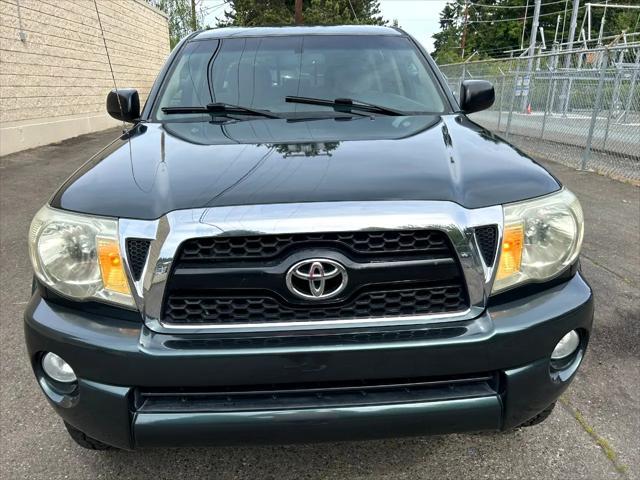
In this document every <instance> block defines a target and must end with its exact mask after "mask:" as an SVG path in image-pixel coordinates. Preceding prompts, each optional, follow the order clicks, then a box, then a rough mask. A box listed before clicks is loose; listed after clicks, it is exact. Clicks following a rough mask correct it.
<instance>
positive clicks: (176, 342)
mask: <svg viewBox="0 0 640 480" xmlns="http://www.w3.org/2000/svg"><path fill="white" fill-rule="evenodd" d="M592 318H593V299H592V293H591V290H590V288H589V286H588V285H587V284H586V282H585V281H584V280H583V278H582V277H581V275H580V274H579V273H578V274H576V275H575V276H574V277H573V278H571V279H570V280H568V281H567V282H566V283H563V284H560V285H557V286H555V287H552V288H549V289H547V290H545V291H543V292H540V293H536V294H532V295H530V296H527V297H523V298H520V299H518V300H514V301H511V302H508V303H503V304H501V305H497V306H494V307H490V308H488V309H487V310H486V311H485V313H484V314H483V315H481V316H480V317H478V318H476V319H474V320H469V321H462V322H456V323H455V324H451V323H450V324H431V325H428V326H423V327H420V328H415V327H414V328H413V329H411V330H408V327H403V330H401V331H387V333H385V334H380V332H379V331H375V330H371V331H370V332H367V333H366V334H365V333H363V332H362V331H358V332H353V334H345V333H344V332H340V334H336V335H330V334H327V333H323V334H322V335H321V336H318V334H317V333H316V334H315V335H314V334H308V336H306V337H304V338H303V337H301V336H300V335H299V334H296V337H282V335H279V336H275V337H274V336H270V337H267V338H262V339H256V338H255V334H254V335H253V336H252V337H250V338H240V339H239V338H237V337H238V335H235V337H236V338H227V337H224V336H221V335H208V334H201V335H170V334H160V333H156V332H152V331H151V330H149V329H147V328H146V327H144V325H142V324H138V323H135V322H131V321H127V320H121V319H116V318H111V317H107V316H102V315H97V314H92V315H88V314H86V313H83V312H82V311H80V310H76V309H69V308H67V307H63V306H60V305H58V304H55V303H52V302H48V301H46V300H44V299H43V298H42V297H41V296H40V294H39V293H38V292H36V293H35V294H34V296H33V298H32V299H31V302H30V304H29V307H28V309H27V311H26V313H25V335H26V340H27V347H28V351H29V356H30V359H31V362H32V365H33V368H34V371H35V373H36V377H37V378H38V381H39V382H40V385H41V386H42V388H43V391H44V392H45V395H46V396H47V398H48V400H49V401H50V403H51V404H52V405H53V407H54V409H55V410H56V411H57V412H58V414H59V415H60V416H61V417H62V418H63V419H64V420H65V421H67V422H68V423H70V424H71V425H73V426H74V427H76V428H78V429H79V430H82V431H83V432H85V433H86V434H87V435H89V436H91V437H94V438H96V439H98V440H101V441H103V442H105V443H108V444H111V445H114V446H117V447H120V448H125V449H132V448H136V447H146V446H182V445H213V444H225V445H229V444H237V443H250V442H270V443H271V442H273V443H290V442H309V441H319V440H340V439H342V440H345V439H358V438H374V437H385V436H401V435H421V434H439V433H451V432H464V431H484V430H504V429H509V428H513V427H515V426H517V425H519V424H521V423H522V422H524V421H526V420H528V419H530V418H532V417H533V416H535V415H536V414H537V413H539V412H540V411H542V410H543V409H544V408H546V407H547V406H548V405H550V404H551V403H553V402H554V401H555V400H556V399H557V398H558V397H559V396H560V394H561V393H562V392H563V391H564V390H565V389H566V388H567V386H568V384H569V383H570V381H571V380H572V378H573V376H574V374H575V371H576V370H577V367H578V366H579V363H580V360H581V359H582V355H583V354H584V350H585V348H586V344H587V342H588V338H589V333H590V329H591V322H592ZM573 329H578V330H579V331H580V333H581V335H582V344H581V347H580V351H579V353H578V355H577V356H576V358H575V359H574V361H572V362H571V363H570V364H569V365H568V366H566V368H565V367H563V368H565V370H564V371H562V372H560V374H554V375H552V374H551V371H550V364H549V357H550V355H551V352H552V350H553V348H554V346H555V345H556V343H557V342H558V340H559V339H560V338H561V337H562V336H564V334H566V333H567V332H568V331H570V330H573ZM387 330H388V329H387ZM333 333H336V332H333ZM363 335H367V336H366V337H363ZM363 338H364V339H365V340H364V341H363ZM367 338H368V339H371V341H367V340H366V339H367ZM48 351H51V352H54V353H56V354H58V355H60V356H61V357H62V358H64V359H65V360H66V361H67V362H68V363H69V364H70V365H71V366H72V367H73V368H74V370H75V372H76V374H77V376H78V379H79V380H78V389H77V390H76V392H75V393H74V394H73V395H72V396H69V395H64V394H63V395H60V394H58V393H57V392H56V391H55V389H51V388H50V385H48V383H47V380H46V378H45V377H44V375H43V373H42V371H41V369H40V366H39V359H40V357H41V355H42V353H43V352H48ZM479 373H490V375H491V376H492V378H495V379H496V380H495V381H493V380H492V381H491V382H489V383H487V385H489V384H490V385H491V390H487V391H482V390H474V391H473V392H472V393H470V394H469V395H466V396H465V395H464V394H459V393H457V394H455V395H454V394H452V393H449V394H447V393H446V392H445V393H443V394H442V395H441V396H438V395H439V394H437V392H440V391H441V390H442V389H440V390H438V388H440V387H438V388H436V389H434V390H430V392H431V393H429V395H428V396H427V397H420V398H419V399H415V400H403V398H404V397H398V398H399V400H397V401H388V402H387V401H375V402H372V403H371V404H368V403H367V400H361V401H359V402H356V403H353V402H350V403H344V404H342V403H340V402H334V403H331V402H328V403H326V404H317V403H310V404H309V405H305V404H304V403H303V404H300V402H298V403H295V402H294V403H292V404H282V405H279V406H277V407H274V406H273V404H272V403H268V402H267V403H265V406H264V407H261V406H260V404H259V403H258V404H256V405H255V407H253V408H238V409H235V410H234V409H233V408H229V406H228V402H227V405H226V407H225V408H222V409H219V408H203V407H200V408H194V409H188V408H180V407H179V405H178V404H176V407H175V408H164V409H156V410H154V409H149V408H144V405H143V403H142V402H141V400H140V398H141V393H140V392H143V391H151V392H158V391H162V392H167V391H172V392H175V391H187V392H193V391H196V392H197V391H203V390H209V389H219V388H234V387H239V386H244V387H246V386H251V387H254V388H258V387H260V386H267V385H280V386H282V385H294V384H304V385H309V384H311V383H316V384H326V383H327V382H333V383H336V382H338V383H339V382H342V383H345V382H353V381H356V380H357V381H374V380H380V379H409V378H430V379H443V378H449V379H459V378H461V377H465V376H474V375H477V374H479ZM333 383H332V384H333ZM447 388H451V389H452V390H450V392H453V391H454V390H453V387H447ZM434 392H436V393H434ZM176 398H179V397H176ZM371 398H374V397H371ZM178 403H179V402H178Z"/></svg>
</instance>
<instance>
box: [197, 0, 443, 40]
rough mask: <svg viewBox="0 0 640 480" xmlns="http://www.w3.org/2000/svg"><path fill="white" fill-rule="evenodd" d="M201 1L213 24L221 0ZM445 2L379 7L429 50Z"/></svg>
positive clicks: (395, 0) (391, 1)
mask: <svg viewBox="0 0 640 480" xmlns="http://www.w3.org/2000/svg"><path fill="white" fill-rule="evenodd" d="M203 2H204V4H205V8H207V7H209V6H210V7H211V8H210V9H209V13H208V15H207V17H206V18H205V24H207V23H208V24H209V25H215V17H216V16H222V13H223V11H224V6H223V4H222V3H221V0H203ZM445 3H447V2H446V0H380V7H381V10H382V15H383V16H384V18H386V19H387V20H389V23H391V21H393V19H398V24H399V25H400V27H402V28H403V29H404V30H405V31H406V32H408V33H409V34H410V35H412V36H413V37H414V38H415V39H416V40H418V41H419V42H420V43H422V45H423V46H424V47H425V48H426V49H427V50H428V51H429V52H431V51H432V50H433V39H432V38H431V36H432V35H433V34H434V33H436V32H438V30H439V29H440V26H439V24H438V18H439V14H440V12H441V11H442V9H443V8H444V5H445ZM209 4H211V5H209ZM216 5H217V6H216Z"/></svg>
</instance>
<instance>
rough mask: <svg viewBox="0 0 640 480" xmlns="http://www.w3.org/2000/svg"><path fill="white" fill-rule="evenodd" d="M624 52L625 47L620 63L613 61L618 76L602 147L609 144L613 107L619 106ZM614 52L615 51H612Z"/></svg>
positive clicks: (610, 102) (621, 52)
mask: <svg viewBox="0 0 640 480" xmlns="http://www.w3.org/2000/svg"><path fill="white" fill-rule="evenodd" d="M624 52H625V49H621V50H620V55H619V56H618V63H617V64H616V63H615V60H614V62H613V64H614V66H615V69H616V70H615V71H616V76H615V83H614V85H613V94H612V95H611V100H610V101H609V111H608V112H607V126H606V128H605V131H604V140H603V141H602V149H603V150H604V148H605V147H606V146H607V139H608V138H609V125H610V124H611V115H613V109H614V108H615V107H616V106H617V104H618V100H619V98H618V97H619V96H620V82H621V80H622V63H623V62H624ZM612 53H613V52H612Z"/></svg>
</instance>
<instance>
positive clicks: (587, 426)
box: [559, 395, 629, 479]
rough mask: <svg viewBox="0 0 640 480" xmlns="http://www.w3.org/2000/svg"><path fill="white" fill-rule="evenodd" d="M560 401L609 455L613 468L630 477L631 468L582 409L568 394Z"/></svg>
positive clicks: (605, 453)
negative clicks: (622, 460) (572, 401)
mask: <svg viewBox="0 0 640 480" xmlns="http://www.w3.org/2000/svg"><path fill="white" fill-rule="evenodd" d="M559 401H560V404H561V405H562V406H563V407H564V408H565V410H567V411H568V412H569V413H570V414H571V416H572V417H573V418H574V419H575V420H576V422H577V423H578V425H580V428H582V429H583V430H584V431H585V432H587V434H588V435H589V436H590V437H591V438H592V439H593V441H594V442H595V444H596V445H598V447H600V450H602V452H603V453H604V455H605V457H607V459H608V460H609V461H610V462H611V464H612V465H613V468H614V469H615V470H616V472H618V473H619V474H620V476H621V478H625V479H627V478H629V476H628V475H627V473H628V471H629V468H628V467H627V466H626V465H625V464H623V463H621V462H620V461H619V460H618V454H617V453H616V451H615V450H614V449H613V447H612V446H611V444H610V443H609V441H608V440H607V439H605V438H604V437H602V436H600V435H599V434H598V432H596V430H595V428H594V427H592V426H591V424H589V422H587V419H586V418H584V415H582V412H580V410H579V409H578V408H577V407H575V406H574V405H573V403H571V401H570V400H569V399H568V398H567V397H566V396H564V395H562V396H561V397H560V399H559Z"/></svg>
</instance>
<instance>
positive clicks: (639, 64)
mask: <svg viewBox="0 0 640 480" xmlns="http://www.w3.org/2000/svg"><path fill="white" fill-rule="evenodd" d="M634 65H635V66H634V68H633V75H632V76H631V86H630V87H629V95H628V96H627V101H626V102H625V105H624V117H623V119H622V121H623V122H626V121H627V113H628V112H629V108H631V101H632V100H633V94H634V93H635V90H636V81H637V80H638V73H640V48H638V52H637V53H636V61H635V62H634Z"/></svg>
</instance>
